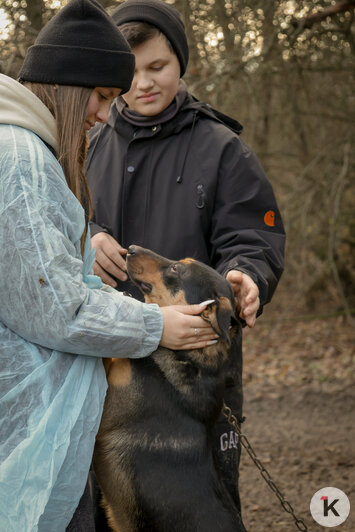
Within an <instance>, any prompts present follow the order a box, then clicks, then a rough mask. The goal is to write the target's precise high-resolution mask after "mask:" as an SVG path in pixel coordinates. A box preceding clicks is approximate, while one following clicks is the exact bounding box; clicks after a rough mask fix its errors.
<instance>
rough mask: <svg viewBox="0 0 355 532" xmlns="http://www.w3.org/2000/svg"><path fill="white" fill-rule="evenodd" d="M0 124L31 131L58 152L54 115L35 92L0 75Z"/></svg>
mask: <svg viewBox="0 0 355 532" xmlns="http://www.w3.org/2000/svg"><path fill="white" fill-rule="evenodd" d="M0 124H11V125H14V126H20V127H23V128H25V129H29V130H30V131H33V133H35V134H36V135H38V136H39V137H40V138H41V139H42V140H43V141H44V142H46V143H47V144H49V145H50V146H51V147H52V148H53V149H54V150H55V152H57V151H58V141H57V125H56V121H55V118H54V116H53V115H52V113H51V112H50V111H49V109H48V108H47V107H46V106H45V105H44V104H43V103H42V102H41V100H40V99H39V98H37V96H35V95H34V94H33V92H31V91H30V90H29V89H27V88H26V87H24V85H21V83H18V82H17V81H15V80H14V79H12V78H10V77H8V76H5V75H4V74H0Z"/></svg>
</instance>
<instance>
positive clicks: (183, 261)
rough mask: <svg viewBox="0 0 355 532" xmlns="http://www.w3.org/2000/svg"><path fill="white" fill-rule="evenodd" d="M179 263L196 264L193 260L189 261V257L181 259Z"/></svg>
mask: <svg viewBox="0 0 355 532" xmlns="http://www.w3.org/2000/svg"><path fill="white" fill-rule="evenodd" d="M179 262H182V263H183V264H191V262H196V261H195V259H191V258H190V257H187V258H186V259H181V260H179Z"/></svg>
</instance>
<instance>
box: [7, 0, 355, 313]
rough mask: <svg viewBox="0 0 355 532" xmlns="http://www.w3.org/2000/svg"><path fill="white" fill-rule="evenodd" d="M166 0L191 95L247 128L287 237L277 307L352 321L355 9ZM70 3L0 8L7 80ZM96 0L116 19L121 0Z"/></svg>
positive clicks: (45, 0) (334, 1)
mask: <svg viewBox="0 0 355 532" xmlns="http://www.w3.org/2000/svg"><path fill="white" fill-rule="evenodd" d="M166 1H167V2H168V3H170V4H173V5H175V6H176V7H177V8H178V10H179V11H180V13H181V14H182V16H183V19H184V22H185V25H186V31H187V35H188V39H189V42H190V63H189V68H188V72H187V74H186V76H185V80H186V81H187V83H188V86H189V88H190V91H191V92H192V93H193V94H195V95H196V96H197V97H199V98H200V99H202V100H204V101H207V102H208V103H210V104H211V105H213V106H215V107H217V108H218V109H219V110H221V111H222V112H224V113H226V114H229V115H231V116H233V117H234V118H237V119H238V120H239V121H240V122H241V123H242V124H243V125H244V127H245V131H244V133H243V136H244V138H245V139H246V140H247V142H248V143H249V144H250V145H251V146H252V148H253V149H254V151H255V152H256V153H257V154H258V156H259V158H260V159H261V161H262V163H263V166H264V168H265V169H266V172H267V174H268V176H269V178H270V180H271V182H272V183H273V186H274V189H275V192H276V195H277V198H278V201H279V204H280V207H281V211H282V214H283V218H284V222H285V225H286V230H287V234H288V241H287V267H286V271H285V274H284V278H283V281H282V283H281V289H280V290H279V294H280V296H277V297H278V298H279V299H280V301H281V302H282V303H281V304H282V305H285V307H287V311H288V312H290V311H292V310H298V311H301V310H305V309H307V308H308V309H309V308H311V309H322V310H324V309H325V308H339V309H343V310H345V312H347V314H348V316H350V309H352V308H354V307H355V216H354V211H355V209H354V205H355V183H354V181H355V180H354V166H355V161H354V131H355V130H354V123H355V116H354V114H355V113H354V111H355V106H354V99H355V96H354V86H355V84H354V72H355V69H354V66H355V65H354V52H355V31H354V28H355V26H354V16H355V1H341V0H321V1H316V0H298V1H293V0H253V2H251V1H247V0H175V1H174V0H166ZM65 3H67V0H62V1H60V0H15V1H14V0H0V46H1V49H0V71H1V72H2V73H5V74H7V75H10V76H13V77H16V74H17V72H18V70H19V68H20V66H21V63H22V61H23V58H24V55H25V52H26V49H27V48H28V46H30V45H31V44H32V43H33V41H34V40H35V38H36V35H37V33H38V31H39V29H40V28H41V27H42V25H43V24H44V23H45V22H46V21H47V20H49V19H50V18H51V17H52V16H53V14H54V13H55V12H56V11H57V10H58V9H59V7H60V6H62V5H64V4H65ZM100 3H101V4H102V5H103V6H104V7H106V8H108V10H109V11H110V10H111V9H112V8H114V6H116V5H118V4H119V3H120V2H115V1H114V0H101V1H100ZM290 293H291V294H292V297H290ZM282 294H284V296H285V297H284V299H282Z"/></svg>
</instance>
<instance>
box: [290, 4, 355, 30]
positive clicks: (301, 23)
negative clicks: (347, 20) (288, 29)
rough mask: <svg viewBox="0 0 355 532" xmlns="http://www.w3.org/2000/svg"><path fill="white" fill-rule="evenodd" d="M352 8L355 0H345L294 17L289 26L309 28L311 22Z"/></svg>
mask: <svg viewBox="0 0 355 532" xmlns="http://www.w3.org/2000/svg"><path fill="white" fill-rule="evenodd" d="M352 8H355V1H354V0H345V1H343V2H339V3H338V4H335V5H333V6H329V7H326V8H324V9H322V11H318V12H317V13H311V14H310V15H307V16H306V17H303V18H296V17H294V18H293V19H292V21H291V26H293V27H294V28H300V29H305V28H310V27H311V26H313V24H316V23H317V22H321V21H322V20H324V19H326V18H327V17H334V16H335V15H338V13H344V11H349V10H350V9H352Z"/></svg>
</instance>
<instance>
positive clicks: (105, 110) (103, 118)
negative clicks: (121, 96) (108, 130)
mask: <svg viewBox="0 0 355 532" xmlns="http://www.w3.org/2000/svg"><path fill="white" fill-rule="evenodd" d="M109 112H110V105H107V104H105V105H103V106H102V107H101V108H100V109H99V110H98V112H97V113H96V120H97V121H98V122H104V123H106V122H107V120H108V115H109Z"/></svg>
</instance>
